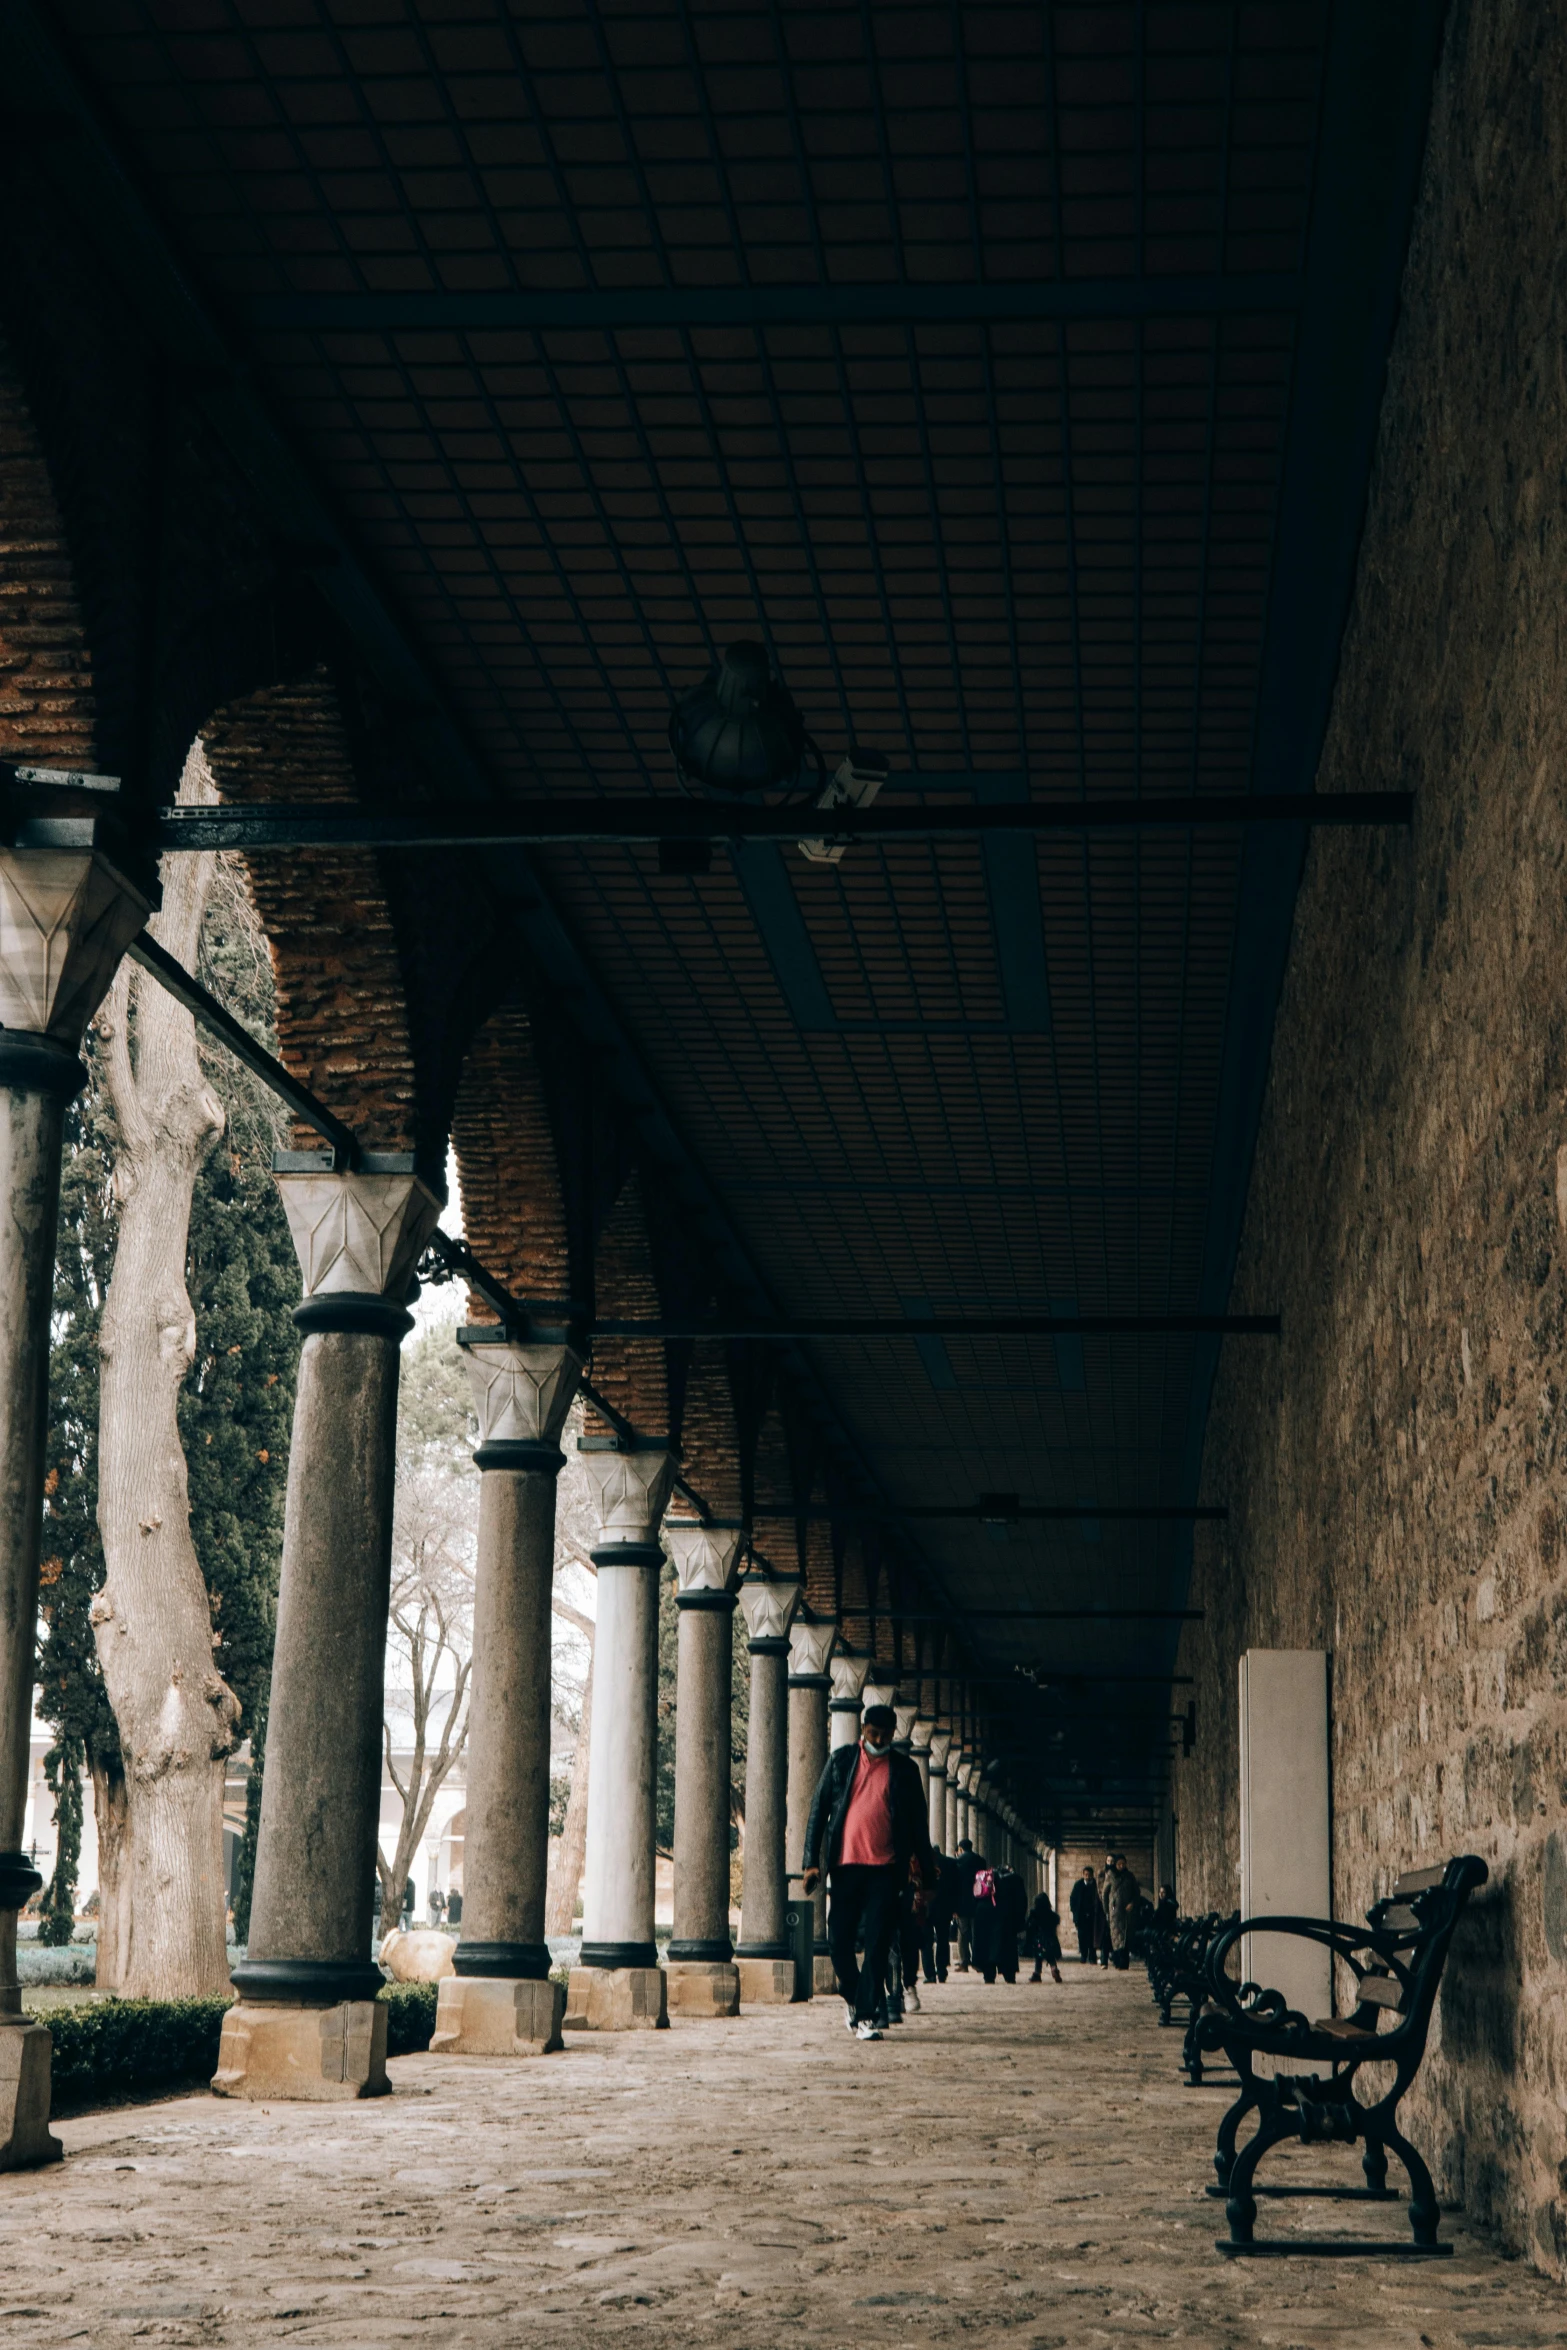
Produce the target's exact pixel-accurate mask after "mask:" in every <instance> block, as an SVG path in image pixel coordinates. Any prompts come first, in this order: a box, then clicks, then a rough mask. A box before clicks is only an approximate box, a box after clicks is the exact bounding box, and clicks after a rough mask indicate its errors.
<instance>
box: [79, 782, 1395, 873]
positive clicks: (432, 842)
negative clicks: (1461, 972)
mask: <svg viewBox="0 0 1567 2350" xmlns="http://www.w3.org/2000/svg"><path fill="white" fill-rule="evenodd" d="M39 780H41V778H40V779H39ZM916 780H917V779H916ZM1413 810H1414V798H1413V794H1412V793H1410V792H1320V793H1319V792H1291V793H1274V794H1271V795H1268V796H1266V797H1264V796H1262V795H1260V794H1256V793H1247V792H1228V793H1220V792H1210V793H1206V794H1200V795H1197V796H1186V797H1182V798H1169V799H1162V798H1159V797H1157V796H1150V797H1149V798H1146V799H1115V800H1110V799H1106V800H1081V799H1070V800H1068V799H1038V800H987V801H979V802H974V801H965V802H963V803H961V804H958V805H951V806H938V807H931V806H929V805H927V804H926V803H925V802H923V801H916V802H914V803H913V804H911V805H908V806H900V805H898V804H896V803H894V804H892V805H890V806H889V805H888V804H887V803H886V801H885V800H878V801H877V803H876V805H875V806H874V807H872V808H867V809H862V810H859V811H856V812H853V813H851V814H848V815H843V814H838V813H835V814H834V815H832V816H831V817H830V818H827V817H823V816H821V815H818V814H816V813H815V812H814V811H813V810H812V809H811V807H810V806H809V804H808V803H807V804H804V805H800V804H797V805H795V806H793V807H746V806H740V805H737V804H735V803H733V802H730V801H719V800H687V799H678V798H676V797H675V796H674V795H673V794H671V795H670V797H669V798H667V799H646V798H641V799H632V798H630V797H629V796H628V797H626V798H624V799H619V798H606V799H589V798H588V797H586V795H585V794H582V793H577V792H569V793H562V794H561V795H560V797H559V798H555V799H543V800H523V799H517V800H511V801H504V800H496V801H485V802H482V803H477V804H475V803H473V802H469V803H467V804H464V803H463V802H461V801H458V802H456V803H455V804H451V805H448V806H445V807H441V808H431V807H422V808H397V809H392V808H345V807H339V806H322V807H313V806H308V805H306V806H299V805H296V804H294V803H292V802H287V803H284V802H278V803H275V804H274V805H272V806H270V807H265V806H260V805H257V806H245V807H184V806H172V805H171V806H167V807H163V808H160V809H159V810H158V813H157V816H156V818H155V820H154V824H153V838H152V841H151V843H150V845H151V847H153V848H154V849H156V850H158V851H159V852H160V853H162V852H167V851H171V850H172V851H176V852H178V851H196V850H203V849H243V850H246V851H247V852H249V853H251V854H256V853H260V852H265V851H267V850H273V849H302V848H332V849H345V848H355V849H382V850H392V849H419V850H429V849H494V848H513V849H515V848H533V849H538V848H562V847H567V846H578V847H582V846H588V845H591V844H594V843H597V844H600V845H616V846H621V847H632V846H638V845H645V846H650V847H651V846H656V845H657V844H658V843H659V842H661V841H690V842H704V841H705V842H709V843H716V842H723V841H743V840H773V841H792V840H796V839H798V838H799V837H800V835H801V833H802V832H807V831H808V832H809V833H810V834H811V835H812V836H813V837H820V838H822V839H826V840H831V841H834V842H840V841H841V842H843V843H844V844H845V845H846V846H851V847H852V846H853V845H854V844H856V843H859V842H866V841H889V840H939V839H945V838H948V837H950V836H953V835H960V836H965V837H968V836H972V835H975V834H978V835H980V836H982V837H988V836H989V835H991V834H992V833H1045V832H1072V833H1078V832H1106V831H1110V832H1114V831H1126V830H1138V831H1146V830H1149V829H1151V828H1153V827H1156V826H1159V827H1162V826H1169V827H1173V828H1176V829H1180V830H1189V829H1192V828H1194V827H1195V828H1198V829H1203V828H1206V827H1207V826H1210V825H1233V824H1241V825H1254V824H1269V825H1272V824H1309V825H1324V824H1328V825H1344V824H1348V825H1362V824H1369V825H1377V826H1381V825H1398V824H1407V823H1408V822H1409V821H1410V818H1411V816H1412V814H1413ZM686 870H689V868H686Z"/></svg>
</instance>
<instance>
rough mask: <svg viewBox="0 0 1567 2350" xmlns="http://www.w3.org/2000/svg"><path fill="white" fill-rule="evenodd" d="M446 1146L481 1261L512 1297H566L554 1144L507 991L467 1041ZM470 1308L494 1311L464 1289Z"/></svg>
mask: <svg viewBox="0 0 1567 2350" xmlns="http://www.w3.org/2000/svg"><path fill="white" fill-rule="evenodd" d="M452 1147H453V1149H454V1150H455V1152H456V1154H457V1174H458V1180H459V1182H460V1183H461V1185H462V1210H463V1229H464V1231H465V1233H466V1235H467V1237H468V1241H469V1243H470V1245H471V1247H472V1248H473V1251H474V1254H475V1255H476V1256H477V1257H478V1258H479V1259H480V1261H481V1262H482V1263H483V1265H484V1266H485V1268H486V1270H487V1271H489V1272H492V1273H493V1274H495V1276H496V1278H497V1279H498V1280H500V1281H502V1282H503V1283H504V1284H505V1286H506V1287H507V1288H508V1289H509V1290H510V1291H511V1292H512V1294H513V1296H514V1297H521V1298H559V1299H570V1298H572V1297H573V1296H574V1294H575V1292H574V1289H573V1284H572V1271H573V1268H572V1263H571V1253H572V1252H571V1246H570V1237H569V1230H568V1223H567V1215H566V1200H565V1191H564V1186H563V1184H562V1181H561V1165H560V1151H559V1147H558V1144H557V1141H556V1136H555V1130H554V1124H553V1121H552V1119H551V1116H550V1107H549V1101H548V1098H547V1095H546V1092H545V1086H544V1079H543V1074H542V1072H541V1070H540V1067H539V1058H538V1054H537V1051H536V1050H535V1033H534V1024H533V1020H532V1018H531V1016H530V1014H529V1012H528V1009H527V1006H526V1005H525V1004H524V1003H523V1002H522V1001H521V999H520V998H519V997H517V996H516V995H513V996H511V997H509V998H508V999H507V1001H506V1002H504V1003H502V1004H500V1005H498V1006H497V1007H496V1009H495V1010H494V1011H493V1012H492V1013H491V1014H490V1016H489V1018H488V1020H486V1021H485V1023H484V1025H483V1027H482V1028H481V1029H480V1030H479V1032H478V1034H477V1036H475V1038H474V1040H473V1042H472V1044H471V1045H470V1046H469V1048H468V1051H467V1055H466V1057H465V1058H464V1061H463V1065H462V1074H461V1076H460V1077H459V1078H458V1081H457V1098H456V1104H455V1107H454V1109H453V1113H452ZM469 1311H470V1313H471V1315H472V1317H473V1319H474V1321H476V1322H492V1321H494V1319H495V1314H494V1311H493V1309H492V1308H491V1307H490V1306H488V1305H486V1303H485V1301H484V1300H483V1298H481V1297H479V1296H477V1295H476V1294H474V1293H472V1292H470V1294H469Z"/></svg>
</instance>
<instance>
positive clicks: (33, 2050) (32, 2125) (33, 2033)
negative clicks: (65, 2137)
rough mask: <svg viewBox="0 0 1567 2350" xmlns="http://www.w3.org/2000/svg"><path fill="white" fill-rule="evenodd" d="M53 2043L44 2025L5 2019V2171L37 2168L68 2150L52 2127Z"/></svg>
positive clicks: (1, 2136) (1, 2114)
mask: <svg viewBox="0 0 1567 2350" xmlns="http://www.w3.org/2000/svg"><path fill="white" fill-rule="evenodd" d="M53 2055H54V2042H53V2040H51V2039H50V2037H49V2033H48V2029H47V2027H46V2026H45V2025H43V2024H19V2023H0V2170H36V2169H37V2168H38V2166H39V2165H40V2164H41V2163H45V2162H58V2161H59V2159H60V2156H61V2154H62V2152H63V2148H62V2147H61V2144H60V2141H59V2139H58V2138H56V2137H55V2136H54V2135H53V2134H52V2133H51V2131H50V2128H49V2065H50V2059H51V2058H52V2057H53Z"/></svg>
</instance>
